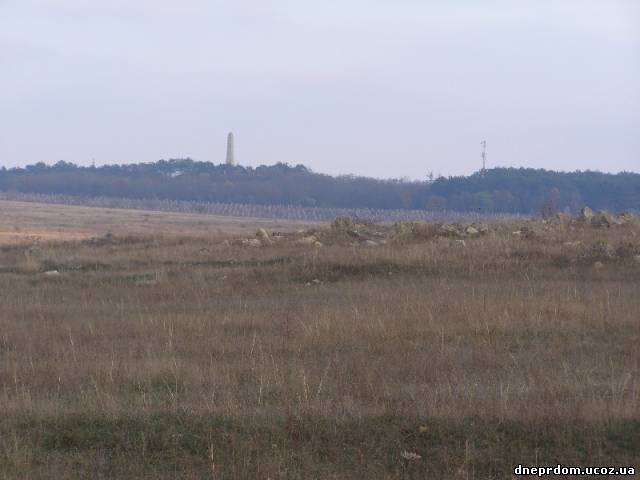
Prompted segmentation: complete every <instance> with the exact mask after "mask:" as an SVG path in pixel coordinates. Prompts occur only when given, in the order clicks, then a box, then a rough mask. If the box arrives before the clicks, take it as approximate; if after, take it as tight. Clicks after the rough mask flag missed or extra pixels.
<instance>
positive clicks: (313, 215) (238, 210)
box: [0, 191, 523, 223]
mask: <svg viewBox="0 0 640 480" xmlns="http://www.w3.org/2000/svg"><path fill="white" fill-rule="evenodd" d="M0 200H8V201H20V202H34V203H53V204H60V205H76V206H87V207H103V208H124V209H132V210H157V211H161V212H177V213H200V214H207V215H222V216H233V217H254V218H270V219H280V220H302V221H322V222H326V221H332V220H333V219H335V218H336V217H345V216H346V217H354V218H358V219H359V220H362V221H368V222H374V223H387V222H398V221H430V222H469V221H489V220H495V219H499V218H522V217H523V216H522V215H514V214H503V213H500V214H497V213H479V212H454V211H450V210H445V211H428V210H383V209H370V208H330V207H302V206H297V205H257V204H247V203H218V202H216V203H211V202H191V201H184V200H162V199H133V198H114V197H81V196H72V195H46V194H39V193H19V192H6V191H5V192H3V191H0Z"/></svg>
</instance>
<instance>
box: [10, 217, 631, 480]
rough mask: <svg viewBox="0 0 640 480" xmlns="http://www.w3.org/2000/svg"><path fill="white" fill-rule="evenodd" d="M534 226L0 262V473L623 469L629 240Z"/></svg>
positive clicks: (334, 474) (78, 245)
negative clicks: (359, 242)
mask: <svg viewBox="0 0 640 480" xmlns="http://www.w3.org/2000/svg"><path fill="white" fill-rule="evenodd" d="M58 208H60V207H58ZM137 213H138V212H136V214H137ZM532 227H533V228H534V230H535V233H534V234H531V235H513V234H512V232H513V231H515V230H517V229H518V228H519V225H508V224H504V225H499V226H497V227H496V228H494V229H492V231H491V232H490V233H489V234H487V235H484V236H481V237H478V238H472V239H466V246H462V245H461V244H460V243H459V242H456V241H455V240H454V239H448V238H441V237H437V236H432V235H428V236H418V237H417V238H414V239H413V240H412V239H411V238H406V237H402V239H401V240H402V241H397V242H395V241H390V242H388V243H387V244H386V245H384V246H379V247H375V248H356V247H350V246H348V245H344V242H336V244H332V243H331V235H332V233H331V231H330V230H328V229H327V230H326V231H324V233H323V232H320V233H319V234H318V235H319V236H322V235H324V237H323V241H324V242H326V246H325V247H322V248H314V247H310V246H301V245H294V244H293V242H290V241H288V240H286V239H285V240H283V241H280V242H278V243H276V244H275V245H273V246H268V247H263V248H250V247H241V246H233V245H228V244H224V243H222V242H221V239H220V238H215V237H213V236H212V237H209V238H205V237H204V236H202V235H196V236H194V237H171V238H168V237H159V238H155V239H154V238H149V237H140V236H136V235H132V236H126V237H125V236H118V235H116V236H114V237H104V238H101V239H99V240H97V241H67V242H56V243H45V242H42V241H40V242H39V244H38V245H36V246H33V245H28V244H26V245H17V246H15V245H14V246H4V247H2V250H1V251H0V267H1V268H0V272H1V273H0V301H1V305H2V310H1V311H0V411H1V412H3V413H4V416H3V417H2V419H1V420H0V476H1V477H3V478H86V477H88V476H98V477H101V478H143V477H144V478H365V477H369V478H425V477H427V478H465V479H466V478H510V476H511V472H512V471H511V468H512V467H513V466H515V465H517V464H518V463H523V464H527V463H528V464H552V465H555V464H556V463H558V462H561V463H563V464H567V465H568V464H572V463H573V464H584V465H594V464H595V465H601V464H615V463H620V464H623V465H624V464H631V465H632V464H633V462H637V460H638V452H639V451H640V415H639V413H640V348H638V345H640V317H639V315H638V312H640V263H639V262H638V261H637V260H636V258H635V255H637V254H640V236H639V234H640V230H639V229H638V226H637V225H634V224H629V225H625V226H621V227H618V228H615V229H594V228H591V227H583V226H580V225H573V226H565V227H561V226H551V225H544V224H539V223H536V224H533V225H532ZM567 242H571V243H570V244H567ZM576 242H582V243H576ZM595 262H601V264H602V266H601V267H599V268H597V267H596V266H595ZM49 270H57V271H59V272H60V275H49V276H47V275H45V274H44V273H43V272H45V271H49ZM403 452H408V453H410V454H411V453H416V454H418V455H420V456H421V459H417V458H413V459H412V457H411V455H409V457H408V458H404V457H403ZM405 457H406V455H405ZM636 466H637V465H636Z"/></svg>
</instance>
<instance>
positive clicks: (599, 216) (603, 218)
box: [590, 211, 618, 228]
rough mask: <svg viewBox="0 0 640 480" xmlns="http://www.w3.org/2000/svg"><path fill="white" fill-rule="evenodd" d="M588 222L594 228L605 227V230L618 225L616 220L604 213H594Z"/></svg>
mask: <svg viewBox="0 0 640 480" xmlns="http://www.w3.org/2000/svg"><path fill="white" fill-rule="evenodd" d="M590 222H591V225H593V226H594V227H606V228H610V227H612V226H614V225H617V224H618V222H617V220H616V219H615V218H613V216H612V215H611V214H610V213H609V212H605V211H600V212H597V213H594V214H593V216H592V217H591V220H590Z"/></svg>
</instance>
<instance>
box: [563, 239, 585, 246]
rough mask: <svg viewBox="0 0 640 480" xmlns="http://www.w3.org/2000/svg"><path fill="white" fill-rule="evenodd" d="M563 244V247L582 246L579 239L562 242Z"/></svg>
mask: <svg viewBox="0 0 640 480" xmlns="http://www.w3.org/2000/svg"><path fill="white" fill-rule="evenodd" d="M563 245H564V246H565V247H569V248H577V247H580V246H582V242H581V241H580V240H576V241H573V242H564V243H563Z"/></svg>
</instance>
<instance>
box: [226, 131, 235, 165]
mask: <svg viewBox="0 0 640 480" xmlns="http://www.w3.org/2000/svg"><path fill="white" fill-rule="evenodd" d="M226 163H227V165H232V166H233V165H235V164H236V160H235V158H234V153H233V133H231V132H229V135H227V162H226Z"/></svg>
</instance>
